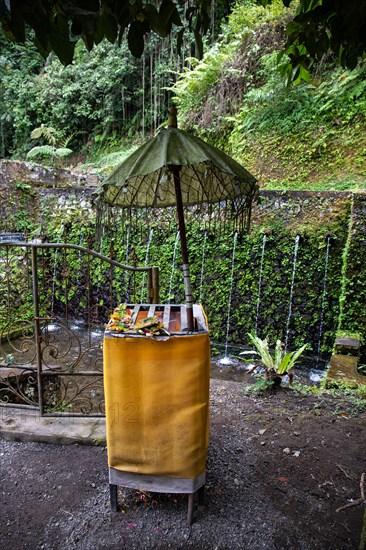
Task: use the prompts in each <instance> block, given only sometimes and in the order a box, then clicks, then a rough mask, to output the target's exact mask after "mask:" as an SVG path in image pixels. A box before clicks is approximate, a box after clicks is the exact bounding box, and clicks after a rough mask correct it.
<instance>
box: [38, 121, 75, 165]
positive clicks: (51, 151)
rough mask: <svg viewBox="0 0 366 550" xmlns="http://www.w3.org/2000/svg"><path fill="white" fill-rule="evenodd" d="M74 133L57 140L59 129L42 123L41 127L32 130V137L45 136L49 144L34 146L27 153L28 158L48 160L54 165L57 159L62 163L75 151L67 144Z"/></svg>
mask: <svg viewBox="0 0 366 550" xmlns="http://www.w3.org/2000/svg"><path fill="white" fill-rule="evenodd" d="M74 134H75V132H74ZM74 134H72V135H71V136H70V137H69V138H66V139H64V140H57V131H56V130H55V128H52V127H51V126H45V125H44V124H41V126H39V128H35V129H34V130H33V131H32V132H31V135H30V137H31V139H41V138H43V139H45V140H46V141H47V142H48V144H47V145H37V146H35V147H32V149H31V150H30V151H28V153H27V160H39V161H46V162H49V163H50V164H51V165H53V164H54V163H55V161H57V162H58V163H62V160H63V159H65V158H66V157H68V156H70V155H71V154H72V152H73V151H72V149H69V148H68V147H67V145H68V143H69V141H70V140H71V138H72V137H73V135H74Z"/></svg>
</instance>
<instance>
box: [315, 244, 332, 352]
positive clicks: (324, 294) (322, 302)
mask: <svg viewBox="0 0 366 550" xmlns="http://www.w3.org/2000/svg"><path fill="white" fill-rule="evenodd" d="M329 246H330V236H328V237H327V248H326V250H325V263H324V279H323V292H322V301H321V310H320V325H319V340H318V350H317V351H318V353H317V360H318V358H319V355H320V350H321V345H322V336H323V325H324V308H325V298H326V295H327V278H328V260H329Z"/></svg>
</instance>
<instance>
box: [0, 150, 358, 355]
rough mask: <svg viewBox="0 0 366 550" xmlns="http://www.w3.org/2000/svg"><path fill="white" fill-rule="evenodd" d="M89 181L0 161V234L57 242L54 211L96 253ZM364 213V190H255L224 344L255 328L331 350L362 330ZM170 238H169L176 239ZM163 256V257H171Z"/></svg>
mask: <svg viewBox="0 0 366 550" xmlns="http://www.w3.org/2000/svg"><path fill="white" fill-rule="evenodd" d="M95 184H96V181H94V180H93V181H92V182H91V181H88V178H80V176H79V175H77V174H70V173H68V172H67V171H58V170H54V169H53V170H48V169H44V168H43V167H35V166H34V165H29V164H28V163H11V162H10V161H4V162H2V163H0V208H1V211H2V216H1V222H0V231H1V232H8V231H21V232H26V233H28V234H29V236H32V234H34V232H37V236H41V238H43V239H46V240H48V241H52V240H53V241H54V242H55V241H56V240H57V239H58V238H60V236H59V235H56V233H57V231H56V230H55V232H54V233H52V230H50V224H49V221H50V219H51V218H52V216H56V214H57V216H58V219H59V220H62V222H63V224H64V223H67V224H68V225H69V226H70V227H71V228H72V229H71V232H73V238H74V242H76V243H78V242H79V241H78V238H79V237H78V234H77V231H78V230H79V231H80V228H81V227H83V231H84V230H85V228H86V227H88V231H89V242H88V245H89V246H94V247H98V246H99V245H98V243H96V242H95V241H94V242H93V237H92V233H93V231H94V229H93V227H94V226H93V224H95V212H94V211H93V208H92V205H91V201H90V198H91V194H92V192H93V191H94V190H95ZM365 214H366V195H365V194H358V193H354V194H352V193H349V192H343V193H335V192H334V193H332V192H303V191H286V192H279V191H262V192H261V193H260V197H259V202H258V203H257V204H255V205H254V208H253V215H252V228H251V231H250V234H249V236H247V237H245V238H244V239H239V240H238V244H237V250H236V256H235V262H236V264H235V272H234V280H233V289H232V311H231V323H230V330H229V333H228V337H229V342H231V343H242V342H243V340H245V334H246V332H248V331H253V330H254V328H256V329H257V331H258V332H257V333H258V335H259V336H261V337H264V336H265V335H269V336H270V337H271V341H273V339H275V338H276V337H280V338H281V339H284V338H285V337H286V338H288V341H289V344H291V345H293V346H294V345H296V346H298V345H299V344H300V343H303V342H304V341H307V342H309V343H310V345H311V348H312V350H313V351H314V352H320V351H323V352H324V353H329V352H330V350H331V348H332V345H333V342H334V338H335V333H336V331H337V329H338V328H344V329H347V330H350V329H352V330H359V331H361V332H362V333H364V332H365V328H366V326H365V325H366V311H365V303H366V300H365V298H366V285H365V281H366V273H365V264H364V260H363V258H364V257H365V247H366V242H365V229H366V217H365ZM57 216H56V217H57ZM46 226H47V230H46V229H45V228H46ZM59 226H60V223H59V222H58V227H59ZM55 227H56V225H55ZM119 230H120V228H119V229H118V231H119ZM85 231H86V230H85ZM85 231H84V232H85ZM162 231H163V230H162ZM174 232H176V229H174ZM141 233H142V232H141ZM163 233H164V231H163ZM121 235H122V234H121ZM197 236H198V237H200V238H201V241H200V242H199V243H198V244H197V246H196V248H195V250H193V251H192V264H193V265H192V272H193V277H194V280H195V291H196V292H197V287H198V286H199V282H200V281H199V277H200V271H201V265H200V262H201V248H200V247H202V242H203V241H202V235H201V236H200V235H197ZM297 236H299V237H297ZM114 237H115V238H114ZM114 237H113V241H114V244H113V246H114V248H115V250H116V253H118V254H119V259H121V258H123V257H124V256H123V252H122V248H123V242H125V240H124V237H123V235H122V236H119V235H117V229H116V233H115V236H114ZM162 238H163V241H161V240H160V241H159V243H160V244H159V243H158V240H159V239H158V238H157V239H156V244H155V248H154V246H152V249H151V254H150V260H151V263H153V264H157V263H158V262H159V261H160V260H161V261H163V260H162V249H161V248H160V249H159V247H161V242H164V243H166V242H167V241H168V237H167V235H166V234H165V233H164V235H163V237H162ZM215 239H216V237H215V238H212V242H211V244H210V245H209V246H208V248H207V257H206V262H205V277H206V280H205V285H204V286H205V289H206V292H207V295H206V296H205V297H204V299H203V300H202V301H203V302H204V304H205V309H206V313H207V314H208V317H209V319H210V325H211V332H212V334H213V335H214V337H215V338H216V339H220V338H221V339H224V337H225V334H226V320H227V317H226V316H227V306H228V302H227V299H228V286H229V281H228V277H229V275H230V269H231V256H232V236H229V237H228V241H227V243H222V242H221V241H220V237H219V238H218V239H219V240H215ZM296 239H298V250H297V257H296V266H295V267H296V269H295V272H294V253H295V242H296ZM171 241H172V242H174V235H172V236H171ZM264 241H265V243H264ZM263 243H264V244H265V246H264V252H265V255H264V258H263V257H262V256H263V254H262V253H263ZM118 247H120V251H118ZM144 247H146V238H144V237H142V238H141V253H140V261H142V262H143V261H144V259H143V258H144V255H145V248H144ZM138 248H139V243H136V242H135V243H134V253H136V254H138ZM166 255H167V258H168V259H169V258H171V256H172V253H171V252H168V253H167V254H166ZM169 261H170V260H169ZM158 265H159V263H158ZM261 267H262V273H260V269H261ZM162 269H163V271H164V270H165V271H169V269H170V268H169V266H165V267H162ZM169 272H170V271H169ZM259 275H261V281H260V285H261V286H260V288H259ZM165 286H166V285H165ZM291 286H293V289H292V288H291ZM162 287H164V285H162ZM292 290H293V294H292V295H291V293H290V291H292ZM259 294H260V295H259ZM164 299H166V296H165V295H164V291H163V292H162V300H164ZM182 299H183V295H182V294H179V291H177V293H176V301H177V300H182Z"/></svg>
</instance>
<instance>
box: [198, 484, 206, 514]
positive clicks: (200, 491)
mask: <svg viewBox="0 0 366 550" xmlns="http://www.w3.org/2000/svg"><path fill="white" fill-rule="evenodd" d="M204 509H205V486H204V485H202V487H200V488H199V489H198V510H199V511H200V512H202V510H204Z"/></svg>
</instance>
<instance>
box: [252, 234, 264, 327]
mask: <svg viewBox="0 0 366 550" xmlns="http://www.w3.org/2000/svg"><path fill="white" fill-rule="evenodd" d="M266 240H267V235H266V234H265V233H264V235H263V241H262V255H261V263H260V267H259V279H258V298H257V312H256V316H255V327H254V334H257V329H258V315H259V305H260V301H261V290H262V277H263V260H264V250H265V248H266Z"/></svg>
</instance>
